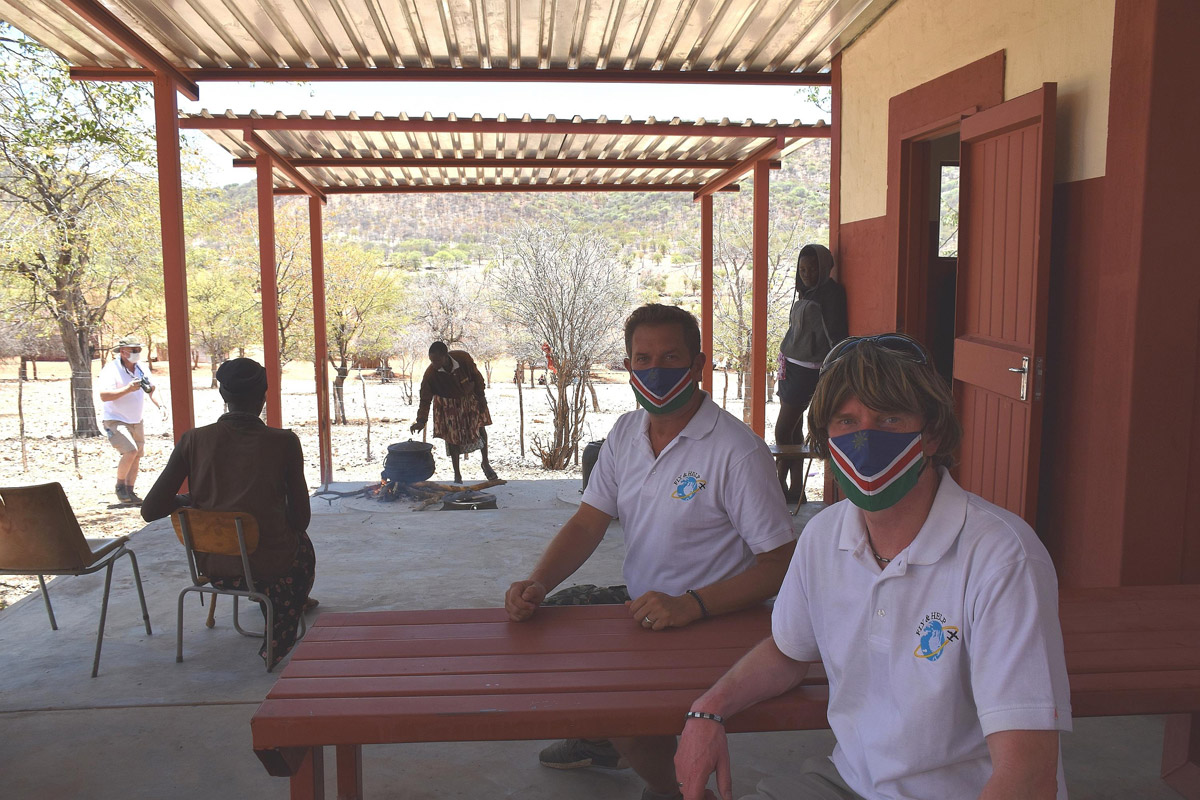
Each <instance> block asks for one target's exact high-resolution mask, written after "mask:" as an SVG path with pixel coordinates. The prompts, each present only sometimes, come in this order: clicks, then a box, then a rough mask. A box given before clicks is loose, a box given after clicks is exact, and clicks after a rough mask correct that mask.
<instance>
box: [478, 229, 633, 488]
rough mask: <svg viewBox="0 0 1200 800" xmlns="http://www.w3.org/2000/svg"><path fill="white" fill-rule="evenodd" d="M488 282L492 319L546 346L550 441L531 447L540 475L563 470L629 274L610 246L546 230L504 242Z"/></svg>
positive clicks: (617, 321)
mask: <svg viewBox="0 0 1200 800" xmlns="http://www.w3.org/2000/svg"><path fill="white" fill-rule="evenodd" d="M494 280H495V285H496V291H495V293H494V296H495V297H496V298H497V299H498V300H499V301H500V302H499V303H498V304H497V308H496V312H497V314H499V315H500V316H502V317H503V318H505V319H506V320H508V321H509V322H510V323H511V324H513V325H514V326H519V327H521V328H524V329H525V330H526V331H527V333H528V334H529V335H530V336H532V337H533V339H534V340H535V341H539V342H543V343H545V344H547V345H549V347H550V352H551V354H552V356H553V358H554V362H555V365H556V366H557V368H558V373H557V375H558V380H557V381H556V382H555V385H554V386H550V385H547V386H546V394H547V397H548V399H549V402H550V411H551V415H552V417H553V419H554V433H553V437H552V439H551V440H550V441H549V442H542V441H540V440H539V439H538V438H537V437H534V443H533V448H534V452H536V453H537V455H538V457H539V458H540V459H541V462H542V465H543V466H545V467H546V468H547V469H564V468H565V467H566V466H567V464H568V463H569V461H570V459H571V457H572V456H573V455H574V454H575V453H576V452H577V450H578V446H579V441H580V439H581V437H582V436H583V421H584V419H585V418H586V416H587V403H586V397H585V391H586V390H585V386H586V378H587V376H588V372H589V370H590V368H591V365H592V364H593V363H595V362H596V361H599V360H601V359H603V358H604V357H605V355H606V354H608V353H611V352H612V350H613V348H614V346H615V345H614V340H618V339H619V337H620V331H621V321H622V319H623V318H624V316H625V315H626V314H627V313H628V310H629V306H630V304H631V302H632V299H633V296H632V291H631V288H630V280H629V275H628V272H627V270H626V268H625V267H624V266H622V265H621V263H620V262H619V261H618V259H617V257H616V248H615V246H614V244H613V243H612V242H610V241H608V240H607V239H604V238H602V237H600V236H598V235H596V234H594V233H585V232H577V231H573V230H571V229H570V228H569V227H568V226H566V225H564V224H549V225H541V226H536V227H535V226H525V227H522V228H519V229H518V230H517V231H515V232H514V233H513V234H511V235H510V236H509V237H508V238H507V240H506V241H505V242H504V243H503V246H502V248H501V263H500V266H499V268H498V269H497V270H496V273H495V278H494Z"/></svg>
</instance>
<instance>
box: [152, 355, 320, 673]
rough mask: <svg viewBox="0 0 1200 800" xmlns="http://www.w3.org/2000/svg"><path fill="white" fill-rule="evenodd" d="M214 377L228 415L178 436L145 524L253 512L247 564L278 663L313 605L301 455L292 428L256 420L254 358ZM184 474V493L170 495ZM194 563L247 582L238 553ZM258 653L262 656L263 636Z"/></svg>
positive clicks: (263, 392)
mask: <svg viewBox="0 0 1200 800" xmlns="http://www.w3.org/2000/svg"><path fill="white" fill-rule="evenodd" d="M217 382H218V383H219V384H220V391H221V397H222V398H224V400H225V402H226V404H227V405H228V407H229V411H228V413H226V414H222V415H221V417H220V418H219V419H218V420H217V421H216V422H214V423H213V424H212V425H205V426H203V427H200V428H193V429H192V430H190V431H188V432H187V433H185V434H183V436H182V437H180V439H179V444H178V445H177V446H176V448H175V450H174V451H173V452H172V453H171V458H170V460H169V461H167V466H166V468H165V469H163V472H162V474H161V475H159V476H158V480H156V481H155V482H154V486H153V487H152V488H151V489H150V492H149V493H148V494H147V495H146V499H145V501H144V502H143V504H142V517H143V518H144V519H145V520H146V521H147V522H149V521H151V520H156V519H161V518H162V517H165V516H168V515H169V514H171V512H173V511H175V509H177V508H180V507H184V506H192V507H195V508H199V509H205V510H213V511H245V512H247V513H249V514H253V515H254V518H255V519H256V520H258V528H259V542H258V549H257V550H256V551H255V552H254V553H253V554H252V555H251V556H250V568H251V570H252V571H253V577H254V583H255V589H256V590H257V591H259V592H262V593H263V594H265V595H267V596H268V597H269V598H271V603H272V605H274V607H275V625H274V629H273V630H272V631H271V636H272V638H273V639H274V643H273V646H274V654H275V663H276V664H278V663H279V661H280V660H282V659H283V657H284V656H286V655H287V654H288V652H289V651H290V650H291V649H292V646H293V645H295V643H296V632H297V629H298V628H299V625H300V615H301V614H302V613H303V612H304V610H305V608H306V604H307V606H308V607H311V606H314V605H316V601H315V600H314V601H309V598H308V593H309V591H310V590H311V589H312V584H313V576H314V574H315V568H316V556H315V554H314V553H313V546H312V542H311V541H309V538H308V533H306V529H307V528H308V522H309V518H310V515H311V512H310V510H309V505H308V486H307V484H306V483H305V481H304V455H303V453H302V451H301V449H300V440H299V438H297V436H296V434H294V433H292V432H291V431H290V430H280V429H278V428H268V427H267V426H266V425H265V424H264V423H263V421H262V420H261V419H260V418H259V414H261V413H262V409H263V403H264V402H265V400H266V396H267V371H266V370H265V369H263V368H262V366H261V365H260V364H259V363H258V362H257V361H254V360H253V359H249V358H235V359H233V360H232V361H226V362H225V363H224V364H222V365H221V367H220V369H218V370H217ZM184 480H187V481H188V486H189V489H190V492H189V494H188V495H176V492H177V491H179V487H180V486H181V485H182V484H183V482H184ZM196 561H197V564H196V566H197V567H198V568H199V569H200V571H201V573H202V574H204V575H206V576H208V577H209V578H210V579H211V580H212V583H213V585H214V586H216V587H218V588H221V589H245V588H246V587H245V586H244V585H243V584H244V580H243V578H242V565H241V559H240V557H237V556H210V555H201V554H199V553H197V554H196ZM264 616H265V611H264ZM259 655H260V656H262V657H263V658H264V660H265V658H266V643H265V642H264V643H263V648H262V649H261V650H260V651H259ZM270 666H272V667H274V666H275V664H271V665H270Z"/></svg>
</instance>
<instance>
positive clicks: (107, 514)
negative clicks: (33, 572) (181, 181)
mask: <svg viewBox="0 0 1200 800" xmlns="http://www.w3.org/2000/svg"><path fill="white" fill-rule="evenodd" d="M99 369H100V365H99V362H94V363H93V371H92V374H93V377H94V376H95V375H96V374H98V372H99ZM69 374H70V370H69V367H68V365H67V364H65V363H43V364H39V365H38V379H37V380H30V381H26V382H25V383H24V385H23V386H21V387H20V388H21V395H22V397H21V403H20V405H21V408H22V409H23V411H24V419H25V438H24V447H23V448H22V440H21V438H20V437H19V419H18V387H19V384H18V381H17V379H16V375H17V365H16V364H15V363H14V362H2V363H0V376H2V377H0V486H15V485H23V484H32V483H45V482H49V481H58V482H59V483H61V484H62V485H63V487H64V488H65V489H66V493H67V497H68V498H69V499H70V501H71V506H72V507H73V508H74V510H75V514H76V516H77V517H78V518H79V521H80V524H81V525H82V526H83V529H84V532H85V534H86V535H88V536H89V537H111V536H119V535H122V534H128V533H133V532H135V531H137V530H139V529H140V528H141V527H142V526H143V525H144V523H143V522H142V518H141V516H140V515H139V514H138V511H137V509H134V508H128V507H119V506H115V504H116V497H115V495H114V494H113V485H114V483H115V482H116V478H115V475H116V464H117V454H116V451H115V450H113V449H112V448H111V447H110V446H109V444H108V442H107V441H106V440H105V439H104V438H103V437H96V438H90V439H73V438H72V437H71V415H70V400H71V398H70V391H69V384H68V381H67V378H68V376H69ZM539 374H540V373H539ZM153 375H154V380H155V382H156V383H158V384H159V386H160V390H159V392H160V393H159V394H158V395H156V396H157V397H159V398H160V399H161V400H162V401H163V402H164V404H166V405H170V391H169V385H170V371H169V368H168V365H166V364H162V363H158V364H155V365H154V372H153ZM312 375H313V370H312V365H311V364H310V363H303V362H300V363H293V364H289V365H288V366H287V368H285V370H284V380H283V420H284V425H285V426H287V427H290V428H292V429H293V430H294V431H296V433H297V434H298V435H299V436H300V441H301V442H302V444H303V446H304V454H305V462H306V464H305V466H306V470H305V471H306V474H307V477H308V484H309V487H310V489H313V488H315V487H316V486H317V484H318V476H319V471H318V464H317V455H318V450H317V436H316V434H317V426H316V397H315V394H314V393H313V384H312V380H313V379H312ZM366 375H367V377H366V380H365V381H359V380H358V379H357V374H354V375H352V379H351V380H347V382H346V413H347V416H348V417H349V419H350V420H351V422H350V424H349V425H335V426H334V427H333V436H332V443H333V468H334V480H335V481H363V482H367V481H376V480H378V479H379V471H380V469H381V468H382V463H383V457H384V455H385V454H386V447H387V445H388V444H391V443H393V442H399V441H405V440H407V439H409V438H411V435H410V433H409V430H408V426H409V425H411V424H412V422H413V420H414V419H415V417H416V411H417V408H416V404H415V402H414V403H405V402H404V395H403V390H402V388H401V385H400V383H399V382H396V381H393V382H389V383H381V382H380V381H379V380H378V379H375V378H372V377H369V375H370V373H367V374H366ZM512 375H513V368H512V365H511V364H500V365H498V366H496V367H495V368H494V369H493V370H492V385H491V387H490V389H489V390H488V404H489V407H490V409H491V413H492V421H493V424H492V426H491V427H490V428H489V429H488V441H489V449H490V452H489V455H490V460H491V462H492V465H493V466H494V467H495V469H496V471H497V472H498V473H499V474H500V477H501V478H513V479H515V478H539V477H555V478H561V477H570V476H578V475H579V474H580V472H579V467H578V466H572V467H571V469H569V470H567V471H566V472H557V473H552V472H549V471H547V470H545V469H543V468H542V467H541V464H540V462H539V461H538V459H537V457H536V456H534V455H533V452H532V450H531V447H530V446H531V443H532V441H533V437H534V436H540V437H541V438H542V439H546V438H548V436H549V434H550V431H551V428H550V416H549V411H548V409H549V406H548V403H547V400H546V392H545V388H544V387H541V386H538V387H536V388H534V389H530V387H529V385H528V381H526V383H525V385H524V388H523V391H522V396H523V400H524V419H525V436H524V440H525V454H524V456H522V454H521V444H520V430H521V425H520V420H521V415H520V412H519V409H518V394H517V389H516V386H515V385H514V384H513V383H512ZM600 380H601V381H603V382H602V383H599V384H598V385H597V387H596V388H597V394H598V396H599V399H600V411H599V412H596V411H592V410H589V412H588V416H587V421H586V423H585V425H586V428H587V434H588V435H587V436H586V437H585V441H586V440H591V439H599V438H602V437H603V436H605V435H606V433H607V432H608V430H609V428H610V427H611V426H612V423H613V422H614V421H615V420H616V418H617V417H618V416H619V415H620V414H622V413H624V412H626V411H630V410H632V409H633V408H634V407H635V406H634V400H633V395H632V392H631V391H630V390H629V387H628V385H627V384H626V382H625V374H624V373H622V372H613V373H605V374H602V375H601V376H600ZM192 383H193V386H194V387H195V392H194V397H195V400H194V403H195V419H196V423H197V424H199V425H203V424H207V423H209V422H212V421H213V420H215V419H216V418H217V417H218V416H220V414H221V412H222V403H221V399H220V396H219V395H218V394H217V391H216V390H215V389H211V388H209V368H208V366H207V365H201V367H200V369H198V370H196V371H194V372H193V373H192ZM364 383H365V388H366V405H367V410H368V411H369V412H370V418H371V425H370V454H369V456H368V435H367V424H366V415H365V414H364V412H363V387H364ZM722 390H723V379H722V377H721V375H720V374H719V373H718V375H717V376H716V391H715V392H714V394H715V396H716V399H717V401H718V402H720V401H721V396H722V394H723V391H722ZM728 396H729V397H730V398H732V397H733V396H734V388H733V385H732V382H731V384H730V387H729V391H728ZM96 405H97V410H99V405H100V404H99V400H98V398H97V403H96ZM726 405H727V408H728V409H729V410H730V411H731V412H732V413H734V414H740V413H741V401H740V400H734V399H730V400H728V401H727V403H726ZM146 408H147V411H146V417H145V423H146V455H145V457H144V458H143V459H142V463H141V471H140V475H141V477H140V479H139V480H138V483H137V488H138V492H139V494H143V495H144V494H145V492H146V491H147V490H148V489H149V488H150V486H151V484H152V483H153V482H154V477H155V476H156V475H157V474H158V472H159V471H160V470H161V469H162V467H163V466H164V465H165V464H166V461H167V457H168V455H169V454H170V451H171V447H172V433H171V430H172V429H171V423H170V421H169V420H168V419H164V418H162V417H160V415H159V414H158V412H157V411H156V409H155V408H154V407H153V406H152V405H151V404H149V403H147V405H146ZM777 413H778V406H777V405H776V404H775V403H771V404H769V405H768V406H767V440H768V441H774V420H775V416H776V414H777ZM436 444H437V446H435V448H434V454H435V461H436V464H437V472H436V474H435V475H434V478H433V479H434V480H442V481H449V480H451V479H452V478H453V475H454V473H453V470H452V468H451V465H450V459H449V458H448V457H447V456H445V455H444V450H443V449H442V448H441V446H440V444H441V443H440V441H438V442H437V443H436ZM22 449H24V458H25V461H24V462H23V460H22ZM462 472H463V479H464V481H468V482H470V481H473V480H476V479H478V480H482V479H483V473H482V471H481V470H480V469H479V458H478V456H477V455H476V454H471V455H469V456H465V457H464V458H463V468H462ZM820 486H821V479H820V478H819V477H814V478H810V479H809V483H808V487H809V495H810V496H811V497H814V498H817V497H819V495H820V491H819V490H820ZM36 589H37V580H36V578H32V577H31V578H25V577H13V576H0V608H3V607H4V606H5V605H7V604H9V603H12V602H14V601H15V600H17V599H19V598H21V597H23V596H25V595H26V594H28V593H29V592H32V591H35V590H36Z"/></svg>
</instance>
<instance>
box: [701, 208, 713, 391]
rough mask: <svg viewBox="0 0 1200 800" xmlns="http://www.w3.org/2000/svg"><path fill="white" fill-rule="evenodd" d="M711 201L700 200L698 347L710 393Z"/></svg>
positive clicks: (711, 361) (711, 326)
mask: <svg viewBox="0 0 1200 800" xmlns="http://www.w3.org/2000/svg"><path fill="white" fill-rule="evenodd" d="M714 317H715V313H714V309H713V199H712V195H711V194H706V195H705V196H704V197H701V198H700V335H701V337H702V338H701V340H700V347H701V349H702V350H703V351H704V354H705V355H706V356H708V363H706V364H705V365H704V378H703V379H702V381H701V383H700V386H701V387H702V388H703V389H704V391H706V392H708V393H710V394H711V393H712V388H713V319H714Z"/></svg>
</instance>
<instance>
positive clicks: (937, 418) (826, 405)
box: [808, 340, 962, 467]
mask: <svg viewBox="0 0 1200 800" xmlns="http://www.w3.org/2000/svg"><path fill="white" fill-rule="evenodd" d="M853 397H856V398H858V400H859V402H861V403H862V404H863V405H865V406H866V407H867V408H870V409H872V410H875V411H901V412H907V413H909V414H916V415H918V416H920V417H921V419H923V420H924V421H925V427H924V429H923V430H922V435H923V436H924V437H925V438H926V439H928V440H933V441H936V442H937V445H938V448H937V452H936V453H934V454H933V458H932V461H933V463H934V465H935V466H939V467H950V466H953V464H954V458H953V453H954V451H955V450H956V449H958V444H959V442H960V441H961V440H962V426H961V425H959V422H958V418H957V417H956V416H955V414H954V397H953V395H952V394H951V392H950V387H949V386H948V385H947V383H946V381H945V379H943V378H942V376H941V375H939V374H938V373H937V371H936V370H934V369H933V367H932V366H930V365H928V364H918V363H917V362H915V361H912V360H910V359H908V358H905V357H904V356H901V355H898V354H896V353H895V352H894V351H891V350H889V349H888V348H886V347H880V346H879V345H878V344H876V343H874V342H871V341H867V340H864V341H861V342H859V343H858V345H857V346H856V347H855V348H854V349H853V350H850V351H848V352H847V353H846V354H845V355H844V356H842V357H841V358H840V359H839V360H837V361H835V362H834V363H833V364H831V365H830V366H829V367H828V368H827V369H826V370H825V372H824V373H822V375H821V378H820V380H818V381H817V389H816V391H815V392H814V393H813V397H812V402H811V403H810V404H809V406H808V444H809V447H811V448H812V449H813V450H814V451H815V452H816V453H817V454H818V455H820V456H821V457H822V458H828V457H829V423H830V421H831V420H832V419H833V415H834V414H836V413H837V411H838V409H840V408H841V407H842V405H843V404H844V403H845V402H846V401H847V400H849V399H850V398H853Z"/></svg>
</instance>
